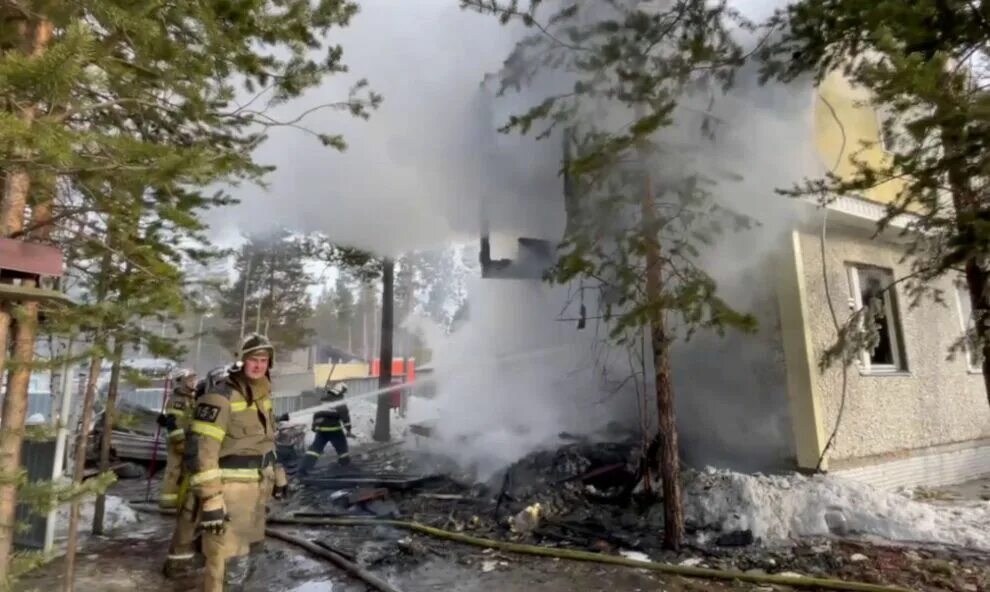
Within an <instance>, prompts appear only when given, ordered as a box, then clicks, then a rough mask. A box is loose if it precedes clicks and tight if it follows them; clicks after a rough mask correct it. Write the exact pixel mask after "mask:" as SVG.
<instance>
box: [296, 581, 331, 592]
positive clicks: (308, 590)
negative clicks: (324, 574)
mask: <svg viewBox="0 0 990 592" xmlns="http://www.w3.org/2000/svg"><path fill="white" fill-rule="evenodd" d="M289 592H333V582H330V581H329V580H326V581H322V582H306V583H304V584H301V585H299V586H296V587H295V588H293V589H292V590H290V591H289Z"/></svg>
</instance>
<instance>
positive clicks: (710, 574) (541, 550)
mask: <svg viewBox="0 0 990 592" xmlns="http://www.w3.org/2000/svg"><path fill="white" fill-rule="evenodd" d="M268 523H269V524H286V525H297V526H305V525H309V526H382V525H386V526H393V527H395V528H402V529H405V530H409V531H412V532H416V533H419V534H423V535H427V536H432V537H437V538H441V539H446V540H449V541H455V542H458V543H464V544H467V545H474V546H475V547H483V548H486V549H496V550H499V551H507V552H510V553H520V554H523V555H536V556H539V557H554V558H559V559H570V560H573V561H586V562H592V563H604V564H609V565H621V566H624V567H634V568H637V569H645V570H648V571H655V572H658V573H664V574H671V575H677V576H684V577H689V578H705V579H710V580H739V581H743V582H751V583H754V584H777V585H781V586H793V587H800V588H824V589H828V590H853V591H859V592H912V591H910V590H908V589H907V588H900V587H897V586H884V585H881V584H867V583H864V582H847V581H843V580H835V579H829V578H813V577H806V576H779V575H778V576H775V575H767V574H747V573H744V572H741V571H735V570H721V569H712V568H707V567H688V566H686V565H671V564H667V563H657V562H654V561H639V560H636V559H627V558H625V557H619V556H616V555H604V554H600V553H591V552H588V551H577V550H573V549H556V548H550V547H540V546H538V545H524V544H521V543H510V542H506V541H497V540H493V539H485V538H480V537H474V536H470V535H466V534H461V533H457V532H450V531H447V530H442V529H440V528H434V527H432V526H426V525H425V524H420V523H418V522H406V521H402V520H377V519H363V518H269V519H268Z"/></svg>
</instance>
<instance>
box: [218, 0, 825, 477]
mask: <svg viewBox="0 0 990 592" xmlns="http://www.w3.org/2000/svg"><path fill="white" fill-rule="evenodd" d="M737 4H738V5H739V6H738V7H739V8H740V9H741V10H743V11H745V12H746V13H747V14H749V15H750V16H751V17H752V18H754V19H759V18H763V17H765V16H766V15H767V14H768V13H769V10H770V9H771V7H772V4H773V3H771V2H766V1H753V2H739V3H737ZM361 7H362V12H361V14H360V15H359V16H358V17H357V18H356V19H355V21H354V23H353V26H352V27H351V28H350V29H348V30H347V31H345V32H344V33H343V34H342V35H341V37H340V38H339V39H336V40H335V41H338V42H340V43H342V44H343V45H344V47H345V57H346V61H347V63H348V64H349V66H350V67H351V70H352V72H353V73H354V78H353V79H350V80H347V79H341V80H335V81H333V82H332V83H330V84H328V85H327V86H326V87H325V88H322V89H320V90H319V91H318V92H314V93H312V95H311V96H308V97H307V98H306V100H305V101H302V102H301V103H300V102H297V103H294V104H293V105H291V109H290V108H284V109H282V110H281V111H282V112H283V114H284V115H285V116H286V117H287V118H288V117H289V116H291V115H292V114H293V113H296V112H299V111H303V110H305V109H307V108H309V107H313V106H316V105H318V104H321V103H324V102H328V101H333V100H337V99H339V98H340V97H341V96H343V95H344V94H346V89H347V86H348V84H349V83H350V82H353V80H355V79H356V78H357V77H359V76H366V77H368V78H369V79H370V81H371V84H372V86H373V87H374V88H375V90H377V91H379V92H382V93H383V94H384V95H385V103H384V105H383V106H382V108H381V109H380V110H379V111H378V112H376V113H374V114H373V116H372V119H371V120H370V121H367V122H364V121H354V120H349V119H348V118H347V116H346V115H344V114H335V113H332V112H329V111H326V112H321V113H324V115H320V116H318V117H317V118H315V119H310V120H308V121H309V125H310V126H311V127H314V128H317V129H319V130H320V131H334V132H340V133H343V134H345V136H346V138H347V140H348V142H349V144H350V148H349V150H348V151H347V152H346V153H344V154H336V153H333V152H329V151H327V150H326V149H324V148H322V147H320V146H319V144H318V142H316V141H315V140H314V139H313V138H311V137H308V136H305V135H303V134H301V133H299V132H298V131H296V130H280V131H275V132H273V133H272V138H271V141H270V142H269V143H268V144H266V146H265V147H264V148H263V149H262V150H261V152H260V153H259V156H260V157H261V159H262V160H265V161H268V162H271V163H273V164H275V165H277V166H278V167H279V170H278V171H277V172H276V173H275V174H274V176H273V177H272V183H271V190H270V191H269V192H267V193H262V192H247V193H244V194H240V195H239V196H240V197H241V198H242V200H243V201H244V205H243V206H242V207H241V208H239V210H238V211H239V214H237V215H235V216H233V217H232V218H231V219H224V220H219V219H218V220H215V221H214V223H215V226H217V227H218V228H228V229H241V230H248V231H250V230H256V229H262V228H268V227H270V226H271V225H272V224H284V225H286V226H289V227H292V228H297V229H299V230H305V231H309V230H321V231H324V232H326V233H328V234H329V235H330V236H332V237H333V238H334V239H335V240H337V241H340V242H343V243H350V244H354V245H357V246H360V247H364V248H369V249H372V250H375V251H377V252H380V253H390V254H395V253H398V252H401V251H404V250H408V249H414V248H421V247H427V246H436V245H438V244H441V243H444V242H451V241H461V242H463V241H472V242H475V243H476V241H477V238H478V231H479V223H480V218H481V205H482V203H485V204H486V207H487V210H488V211H487V214H488V216H489V218H490V222H491V225H492V230H493V231H495V232H498V233H502V235H504V237H507V238H506V240H505V241H501V242H499V241H496V246H495V248H496V252H495V253H493V255H494V256H495V257H499V256H507V257H511V256H513V255H514V253H512V252H511V249H512V247H513V246H514V245H513V241H514V239H515V238H517V237H521V236H528V237H534V238H545V239H551V240H556V239H558V238H559V237H560V234H561V232H562V229H563V224H564V212H563V196H562V184H561V181H560V179H559V178H558V175H557V171H558V168H559V166H560V165H559V163H560V156H561V153H560V143H559V141H556V140H553V139H550V140H546V141H543V142H536V141H534V140H532V139H530V138H519V137H517V136H504V135H498V134H495V133H493V129H494V128H495V127H496V126H497V125H499V124H502V123H503V122H504V121H505V118H506V117H507V116H508V115H509V114H512V113H519V112H520V111H522V110H523V109H524V108H525V107H527V106H531V105H533V104H535V103H537V102H539V101H540V100H542V98H543V97H544V96H545V93H546V91H547V88H546V86H535V87H532V88H529V89H526V90H525V91H524V92H523V93H522V95H520V96H515V97H511V98H508V99H493V98H491V97H490V95H489V94H488V93H486V92H485V91H484V90H482V89H481V88H479V84H480V83H481V81H482V79H483V76H484V74H485V73H486V72H493V71H496V70H497V69H498V68H499V67H500V65H501V62H502V60H503V59H504V58H505V57H506V56H507V55H508V52H509V51H510V49H511V47H512V45H513V43H514V42H515V41H516V40H517V39H519V38H520V37H521V35H523V34H524V33H526V31H522V30H520V28H513V27H502V26H500V25H499V24H498V22H497V20H496V19H495V18H492V17H490V16H481V15H477V14H474V13H471V12H464V11H461V10H459V9H458V8H457V2H456V0H419V1H417V2H394V1H391V0H365V1H363V2H362V3H361ZM753 42H755V40H754V41H753ZM753 74H754V73H753V72H744V73H743V74H742V75H741V76H740V84H739V86H738V87H737V89H736V90H735V91H734V92H733V93H732V95H731V96H729V97H716V98H717V100H716V101H715V106H714V115H715V116H716V117H717V119H718V120H719V121H720V123H719V124H718V126H717V127H716V130H715V132H716V133H715V139H714V140H711V139H708V138H706V137H704V135H703V134H702V133H701V130H700V121H699V120H698V117H697V112H698V111H699V110H705V109H708V98H709V97H699V98H698V100H697V104H694V103H690V104H688V105H687V106H686V107H687V108H685V109H682V110H681V111H680V112H679V116H678V125H677V126H676V127H675V128H674V129H671V130H666V131H665V132H664V137H663V142H665V143H666V144H667V145H668V146H669V147H670V148H671V153H672V154H673V155H675V156H676V157H677V158H671V159H668V160H667V161H665V163H664V164H663V166H661V167H660V168H659V169H658V171H657V175H658V176H659V177H660V178H662V177H663V175H665V174H670V175H683V174H685V173H687V172H697V173H701V174H705V175H706V176H709V177H711V178H713V179H715V180H718V181H719V183H718V185H717V186H716V187H715V189H714V191H715V192H716V195H717V196H718V199H719V201H720V202H721V203H722V204H724V205H727V206H729V207H732V208H734V209H736V210H740V211H742V212H745V213H749V214H751V215H753V216H754V217H755V218H757V219H758V220H759V221H760V222H761V223H762V226H761V227H760V228H759V229H757V230H756V231H754V232H749V233H744V234H739V235H728V236H726V237H724V239H723V241H722V242H721V243H720V244H719V246H718V247H717V248H716V249H714V250H713V251H711V252H709V253H708V254H707V263H708V269H709V271H710V272H711V273H712V274H713V276H714V277H715V278H716V279H717V280H718V281H719V285H720V288H721V289H722V291H723V294H724V295H725V296H726V297H727V298H728V299H729V301H730V302H731V303H732V304H734V305H736V306H737V307H739V308H740V309H743V310H752V311H753V312H756V313H758V314H759V317H760V320H761V322H762V323H763V325H762V327H761V333H760V334H759V335H758V336H757V337H756V338H752V337H745V338H731V339H729V340H726V341H720V340H718V339H717V338H710V337H705V336H703V337H701V338H698V339H696V340H694V341H693V342H691V343H690V344H688V345H686V346H680V347H679V349H678V353H677V355H676V356H675V360H674V363H675V368H674V369H675V372H676V377H677V380H676V384H675V388H676V389H677V390H676V392H677V406H678V413H679V423H680V426H681V435H682V442H683V443H684V455H685V457H686V459H687V460H688V461H689V462H699V463H700V462H706V463H707V462H714V463H719V464H728V465H732V466H736V467H741V468H764V467H770V466H775V465H779V464H780V463H781V462H782V461H783V460H784V459H786V457H787V456H789V455H790V454H791V451H790V447H791V444H790V442H791V436H790V433H789V432H788V429H787V423H786V419H787V415H786V414H787V406H786V397H785V396H784V393H783V391H782V390H781V389H783V387H784V381H783V380H782V379H781V376H779V373H780V372H781V370H780V368H781V367H782V365H781V364H780V360H779V355H780V354H779V345H778V343H777V341H776V338H775V337H774V332H773V329H774V324H775V323H776V303H775V301H774V300H773V292H772V285H773V284H772V281H771V279H770V278H769V276H768V273H769V271H768V267H767V259H768V257H769V256H770V255H771V254H772V253H773V251H774V249H775V248H776V247H777V245H778V244H779V241H780V239H781V237H782V236H783V235H784V234H785V233H786V232H787V230H788V229H789V228H791V226H792V225H793V224H794V222H795V221H796V219H797V213H796V210H795V208H793V207H792V204H790V203H789V202H788V200H787V198H784V197H780V196H777V195H775V194H774V188H776V187H782V186H787V185H789V184H790V183H791V182H793V181H795V180H797V179H799V178H800V177H802V176H804V175H806V174H809V173H810V172H811V171H812V170H814V166H815V161H814V156H813V152H812V146H813V143H812V142H811V141H810V139H811V129H810V127H811V122H812V117H811V108H812V106H813V101H812V99H813V95H812V94H811V92H810V90H809V89H805V88H802V89H789V88H760V87H759V86H758V85H757V84H756V82H755V76H754V75H753ZM558 82H559V81H558ZM540 84H541V85H542V84H543V83H540ZM221 233H222V231H221ZM506 245H508V247H509V248H508V250H506V249H505V246H506ZM498 249H501V252H498ZM577 288H578V286H564V287H557V288H550V287H548V286H546V285H543V284H540V283H539V282H535V281H518V280H500V281H496V280H480V279H478V280H476V281H474V282H472V283H471V285H470V286H469V308H470V315H469V320H468V321H467V323H465V324H464V325H463V326H462V327H461V328H460V329H459V330H458V331H457V332H455V333H454V334H453V335H451V336H442V335H440V334H439V332H436V331H428V334H429V336H430V345H431V346H432V347H433V348H434V364H433V365H434V366H435V368H436V374H437V378H438V381H439V393H438V396H437V399H436V400H435V401H433V402H432V404H429V405H422V406H417V405H415V404H414V405H413V406H412V408H411V409H410V413H411V415H412V416H413V418H414V419H424V420H425V419H434V420H436V421H437V432H436V436H437V439H436V442H437V443H438V444H439V445H440V447H441V448H442V449H444V450H446V451H453V452H454V453H456V454H457V455H459V457H460V459H461V460H462V461H464V463H465V464H467V465H470V466H473V467H474V468H476V469H477V470H478V471H479V473H480V474H487V473H490V472H491V471H493V470H495V469H497V468H498V467H499V466H502V465H504V464H505V463H508V462H511V461H513V460H515V459H517V458H519V457H520V456H522V455H524V454H526V453H527V452H529V451H531V450H533V449H534V448H537V447H539V446H542V445H549V444H551V443H552V442H553V441H554V440H555V438H556V436H557V434H558V433H559V432H561V431H572V432H584V433H590V432H592V431H594V430H597V429H599V428H601V427H603V426H604V425H606V424H607V423H608V422H609V421H613V420H616V421H621V422H624V423H626V424H627V425H631V426H635V425H638V422H639V421H640V418H639V416H638V403H637V393H636V389H635V388H634V386H633V384H634V383H626V384H625V385H624V386H623V388H621V389H619V390H618V391H617V392H614V393H612V392H611V390H612V389H613V388H614V387H615V386H617V385H618V384H619V383H621V381H622V378H623V377H624V376H627V375H628V374H629V373H630V366H629V360H628V359H626V357H625V353H624V352H617V351H615V350H613V349H609V348H605V347H602V345H601V342H602V339H603V338H604V335H603V334H601V333H598V334H596V323H595V322H593V321H589V323H588V328H587V329H586V330H585V331H583V332H578V331H576V330H575V326H574V322H573V321H567V322H565V321H562V320H560V318H561V317H564V318H568V319H572V318H573V317H575V316H577V313H578V302H579V298H578V297H576V296H575V294H576V291H577ZM586 305H587V308H588V310H589V314H594V308H595V303H594V302H593V301H592V300H591V298H590V297H589V298H588V299H587V302H586ZM414 324H415V322H414ZM679 345H680V344H679ZM647 374H649V371H647Z"/></svg>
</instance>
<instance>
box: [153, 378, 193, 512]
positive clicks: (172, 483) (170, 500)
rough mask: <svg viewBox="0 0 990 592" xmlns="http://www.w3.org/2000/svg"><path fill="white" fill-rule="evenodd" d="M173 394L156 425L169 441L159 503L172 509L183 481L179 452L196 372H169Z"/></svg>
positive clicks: (183, 441) (191, 401)
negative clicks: (160, 427)
mask: <svg viewBox="0 0 990 592" xmlns="http://www.w3.org/2000/svg"><path fill="white" fill-rule="evenodd" d="M171 381H172V384H174V385H175V388H173V389H172V395H171V396H170V397H169V399H168V403H167V404H166V405H165V413H163V414H161V415H160V416H158V424H159V425H160V426H162V428H163V429H164V430H165V434H166V439H167V441H168V456H167V457H166V460H165V476H164V477H163V478H162V486H161V493H160V495H159V497H158V505H159V506H161V507H162V508H166V509H171V508H175V507H176V505H177V502H178V499H179V485H180V483H181V481H182V453H183V451H184V450H185V444H186V428H187V427H188V426H189V419H190V416H191V414H192V411H193V407H194V402H195V389H196V373H195V372H194V371H192V370H189V369H185V368H182V369H179V370H176V371H175V372H173V373H172V376H171Z"/></svg>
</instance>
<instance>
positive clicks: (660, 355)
mask: <svg viewBox="0 0 990 592" xmlns="http://www.w3.org/2000/svg"><path fill="white" fill-rule="evenodd" d="M653 199H654V198H653V181H652V179H651V178H650V176H649V175H646V187H645V190H644V192H643V201H642V208H641V212H642V216H643V220H642V224H643V228H644V233H645V235H646V236H645V237H644V238H645V241H644V242H645V245H646V298H647V300H648V301H649V302H650V303H651V305H652V306H653V307H655V310H654V311H653V313H652V314H651V315H650V346H651V349H652V351H653V372H654V375H653V378H654V388H655V389H656V400H657V429H658V430H659V439H660V478H661V479H662V481H663V517H664V528H663V546H664V548H666V549H670V550H673V551H677V550H679V549H680V548H681V542H682V540H683V538H684V508H683V506H682V504H681V475H680V472H681V471H680V463H679V460H678V459H679V458H680V453H679V448H678V444H677V422H676V421H675V413H674V389H673V385H672V383H671V379H670V336H669V335H667V327H666V319H665V317H664V312H663V310H662V309H661V308H660V298H661V295H662V293H663V261H662V252H661V250H660V241H659V237H658V236H657V229H656V209H655V208H656V204H654V201H653Z"/></svg>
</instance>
